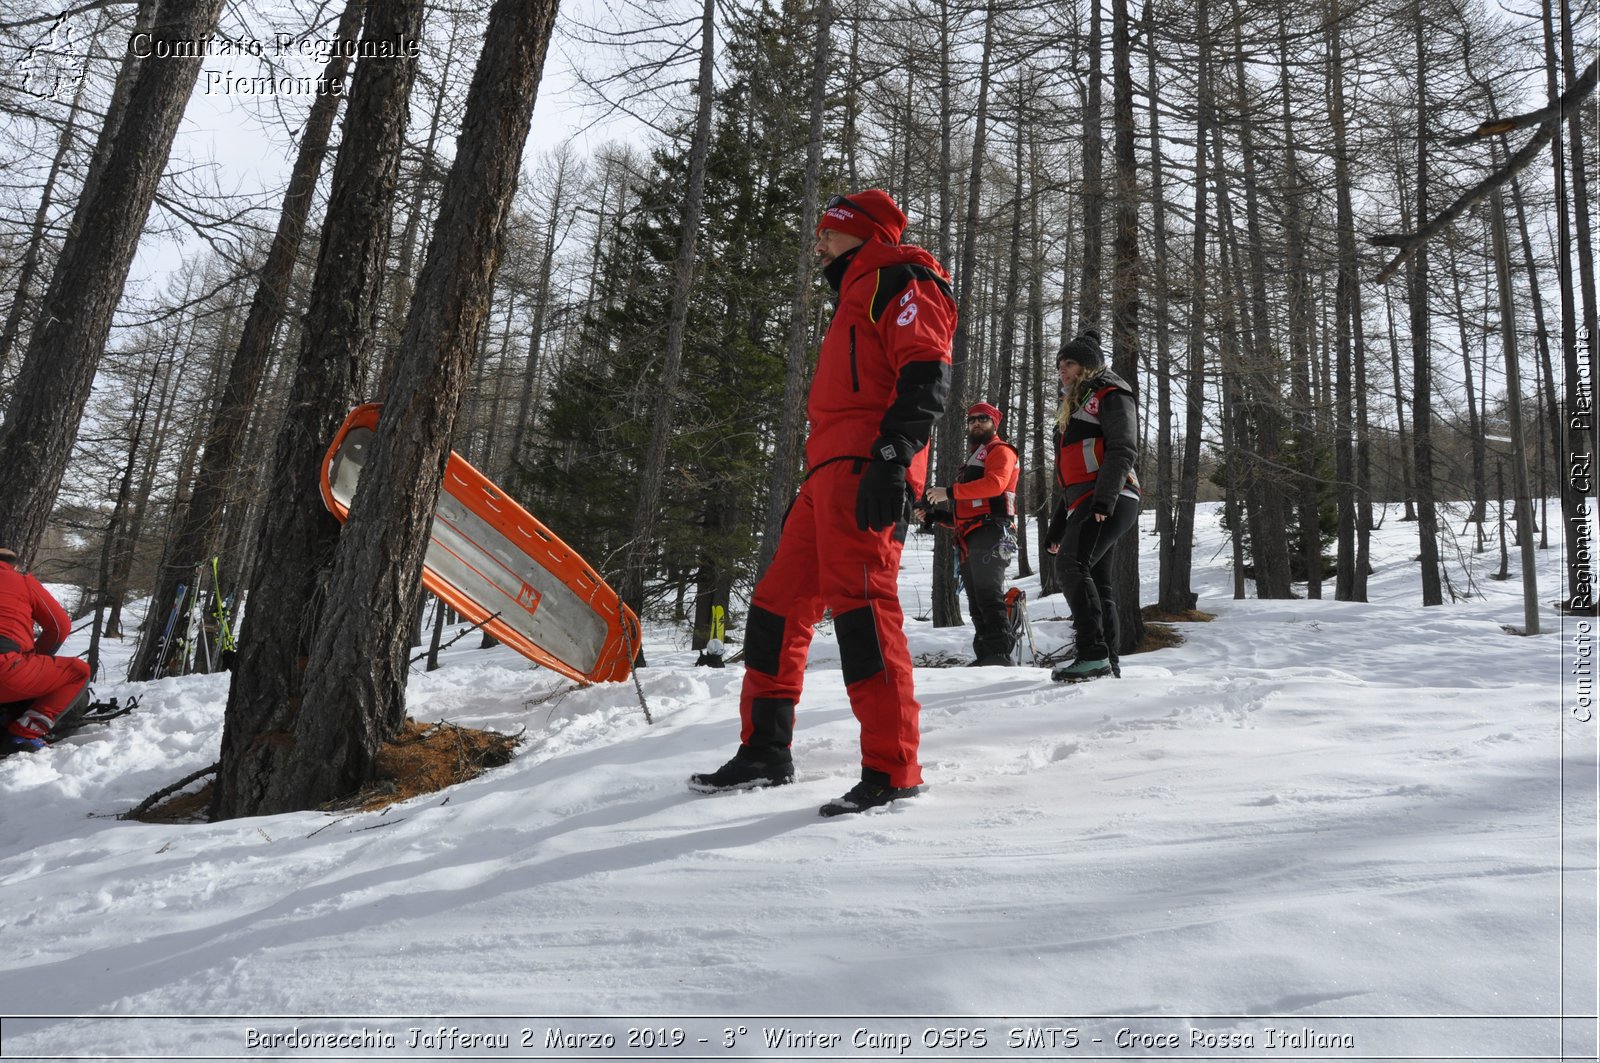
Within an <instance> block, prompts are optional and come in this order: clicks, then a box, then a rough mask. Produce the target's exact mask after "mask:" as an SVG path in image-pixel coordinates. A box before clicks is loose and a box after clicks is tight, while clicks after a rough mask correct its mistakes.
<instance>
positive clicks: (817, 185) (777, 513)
mask: <svg viewBox="0 0 1600 1063" xmlns="http://www.w3.org/2000/svg"><path fill="white" fill-rule="evenodd" d="M816 19H817V30H816V33H817V37H816V46H815V48H814V49H813V50H812V53H811V125H810V129H809V131H808V134H807V137H806V174H805V184H804V188H805V191H804V192H803V193H802V194H801V203H800V246H799V247H798V248H796V253H795V264H794V287H793V289H792V290H791V292H790V296H789V341H788V346H787V347H786V349H785V353H784V369H783V412H782V414H781V415H780V416H779V420H778V429H777V439H776V441H775V442H774V444H773V452H772V490H771V493H770V494H768V495H767V512H766V517H765V519H764V520H763V522H762V527H761V548H760V551H759V552H758V553H757V555H756V578H757V579H759V578H760V577H761V574H762V573H764V572H766V570H767V566H768V565H770V564H772V557H773V555H774V554H776V553H777V551H778V536H779V535H780V534H782V532H783V518H784V515H785V514H786V513H788V512H789V503H790V501H791V500H792V498H793V497H794V492H795V484H794V481H795V474H796V473H797V472H798V470H799V468H800V466H801V464H802V462H803V460H804V456H803V455H802V453H801V450H800V433H801V431H802V429H803V428H804V427H805V417H806V414H805V393H806V378H807V376H809V375H810V374H809V358H808V357H807V350H808V348H809V346H810V343H809V341H810V338H811V295H812V292H813V291H815V290H816V256H815V254H814V253H813V249H812V248H813V243H814V239H815V238H814V230H815V229H816V227H817V200H818V199H819V198H821V194H822V140H823V137H824V136H825V135H826V132H825V128H824V123H825V119H826V118H827V113H828V112H827V108H828V57H829V56H830V54H831V53H832V48H833V38H832V30H833V3H832V0H818V2H817V11H816ZM908 76H909V75H908ZM851 187H852V189H853V188H854V186H851Z"/></svg>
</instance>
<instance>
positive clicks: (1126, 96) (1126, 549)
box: [1111, 0, 1161, 653]
mask: <svg viewBox="0 0 1600 1063" xmlns="http://www.w3.org/2000/svg"><path fill="white" fill-rule="evenodd" d="M1128 3H1129V0H1112V3H1111V70H1112V92H1111V97H1112V103H1111V110H1112V118H1113V126H1114V128H1115V133H1114V135H1113V145H1112V154H1113V157H1114V158H1115V160H1116V233H1115V235H1114V237H1113V242H1112V253H1113V256H1114V257H1113V259H1112V263H1111V364H1112V367H1113V368H1114V369H1115V370H1116V371H1117V373H1118V374H1119V375H1120V376H1121V377H1122V379H1124V380H1126V381H1127V382H1128V383H1129V385H1131V386H1132V387H1133V389H1134V392H1135V393H1136V394H1137V392H1138V390H1139V166H1138V159H1137V158H1135V156H1134V135H1135V133H1136V132H1137V130H1136V129H1135V127H1134V121H1133V30H1132V27H1131V22H1132V19H1131V18H1130V17H1129V15H1128ZM1155 194H1156V195H1158V196H1159V195H1160V194H1161V190H1160V188H1159V187H1158V188H1157V189H1156V190H1155ZM1143 434H1144V433H1143V432H1142V431H1141V432H1140V437H1141V447H1140V449H1141V450H1142V449H1143V446H1142V437H1143ZM1140 534H1141V532H1140V530H1139V524H1138V523H1137V522H1136V523H1135V524H1134V526H1133V528H1132V529H1130V530H1129V532H1128V534H1126V535H1124V536H1123V537H1122V539H1121V540H1120V541H1118V543H1117V545H1116V546H1114V547H1113V548H1112V549H1113V550H1115V551H1116V559H1115V560H1114V561H1113V562H1112V584H1113V593H1114V594H1115V596H1116V599H1117V616H1118V618H1119V623H1118V625H1117V630H1118V639H1119V641H1120V643H1121V652H1122V653H1132V652H1133V651H1134V650H1135V649H1136V648H1137V647H1138V646H1139V644H1140V643H1141V642H1143V641H1144V613H1143V611H1142V610H1141V608H1140V604H1139V536H1140Z"/></svg>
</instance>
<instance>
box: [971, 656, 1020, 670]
mask: <svg viewBox="0 0 1600 1063" xmlns="http://www.w3.org/2000/svg"><path fill="white" fill-rule="evenodd" d="M1014 663H1015V662H1013V661H1012V660H1011V658H1010V656H1008V655H1007V654H1003V653H990V654H986V655H984V656H982V657H979V658H978V659H977V660H976V661H973V662H972V667H974V668H1010V667H1011V666H1012V664H1014Z"/></svg>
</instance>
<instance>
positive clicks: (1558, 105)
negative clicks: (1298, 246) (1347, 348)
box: [1367, 62, 1600, 284]
mask: <svg viewBox="0 0 1600 1063" xmlns="http://www.w3.org/2000/svg"><path fill="white" fill-rule="evenodd" d="M1597 80H1600V66H1597V65H1596V63H1593V62H1591V63H1590V64H1589V68H1588V69H1587V70H1585V71H1584V72H1583V76H1582V77H1580V78H1579V79H1578V80H1577V81H1576V82H1575V83H1574V84H1573V86H1572V87H1571V88H1570V89H1568V90H1567V91H1566V92H1565V93H1564V94H1563V95H1562V96H1561V98H1560V99H1559V100H1557V101H1556V102H1555V103H1553V104H1551V105H1550V106H1549V107H1546V108H1544V109H1543V110H1540V111H1535V112H1533V113H1532V114H1529V115H1522V116H1519V117H1517V118H1508V119H1504V120H1502V121H1497V122H1485V123H1484V124H1483V125H1481V126H1479V127H1478V128H1477V130H1476V131H1474V132H1473V133H1472V135H1471V136H1469V137H1465V138H1458V140H1456V141H1451V143H1464V142H1469V141H1472V140H1476V139H1478V138H1479V137H1481V136H1493V135H1495V134H1497V133H1504V132H1509V131H1510V130H1513V129H1520V128H1523V127H1524V126H1526V125H1529V124H1532V123H1533V122H1535V121H1538V122H1539V131H1538V132H1537V133H1535V134H1534V135H1533V139H1532V140H1530V141H1528V143H1527V144H1526V145H1524V146H1523V148H1522V150H1521V151H1519V152H1517V153H1516V154H1515V155H1513V156H1512V157H1511V158H1510V159H1508V160H1507V161H1506V164H1505V166H1503V167H1502V168H1501V169H1499V170H1497V171H1495V172H1494V173H1491V174H1490V175H1489V176H1487V177H1485V178H1484V179H1483V180H1481V181H1479V182H1478V183H1477V184H1475V185H1473V186H1472V187H1471V188H1469V189H1467V190H1466V191H1465V192H1463V193H1462V194H1461V195H1460V196H1459V197H1458V198H1457V199H1456V201H1455V202H1454V203H1452V204H1450V206H1448V207H1446V208H1445V209H1444V210H1443V211H1441V212H1439V213H1438V214H1436V215H1435V216H1434V217H1433V220H1431V221H1429V222H1428V224H1426V225H1424V226H1423V227H1422V228H1420V229H1418V230H1417V231H1416V232H1414V233H1395V234H1389V235H1383V236H1372V237H1368V238H1367V242H1368V243H1370V244H1373V245H1374V246H1377V247H1395V248H1399V249H1400V253H1399V254H1397V255H1395V257H1394V258H1392V259H1391V260H1390V261H1389V264H1388V265H1386V266H1384V267H1383V269H1381V270H1379V271H1378V276H1377V278H1376V279H1377V281H1378V283H1379V284H1382V283H1383V282H1384V281H1387V280H1388V279H1389V278H1390V277H1392V276H1394V273H1395V270H1397V269H1399V268H1400V267H1401V266H1402V265H1404V264H1405V263H1406V262H1407V261H1409V260H1410V258H1411V256H1412V255H1414V254H1416V253H1417V250H1418V249H1419V248H1420V247H1422V245H1423V244H1425V243H1427V242H1428V241H1429V240H1431V239H1433V238H1434V237H1435V236H1437V235H1439V233H1441V232H1442V231H1444V230H1445V229H1446V228H1448V227H1449V226H1450V225H1451V224H1453V223H1454V222H1455V220H1456V219H1457V218H1459V217H1461V215H1463V214H1465V213H1466V212H1467V211H1469V210H1471V209H1472V208H1473V207H1475V206H1477V204H1478V203H1479V202H1481V201H1482V200H1483V199H1484V197H1486V196H1487V195H1488V194H1489V193H1490V192H1493V191H1494V190H1495V189H1496V188H1499V187H1500V186H1501V185H1503V184H1505V183H1506V182H1507V181H1509V180H1511V179H1512V178H1513V177H1515V176H1516V175H1517V174H1519V173H1521V172H1522V171H1523V170H1524V169H1526V168H1527V167H1528V165H1529V164H1530V163H1532V162H1533V160H1534V159H1536V158H1538V157H1539V155H1540V153H1541V152H1543V151H1544V149H1545V148H1546V147H1547V146H1548V145H1549V143H1550V142H1551V141H1552V140H1554V139H1555V136H1556V132H1557V131H1558V130H1559V129H1560V128H1561V122H1562V119H1563V118H1564V116H1565V115H1566V112H1567V111H1568V110H1569V109H1570V108H1572V107H1576V106H1577V105H1578V104H1580V103H1582V102H1583V100H1584V99H1585V98H1587V97H1588V95H1589V94H1590V93H1591V92H1593V91H1594V87H1595V83H1596V81H1597ZM1541 116H1542V117H1541Z"/></svg>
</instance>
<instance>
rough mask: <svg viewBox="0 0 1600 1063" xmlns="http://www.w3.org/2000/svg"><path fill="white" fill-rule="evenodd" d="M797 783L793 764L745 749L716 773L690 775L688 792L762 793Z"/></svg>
mask: <svg viewBox="0 0 1600 1063" xmlns="http://www.w3.org/2000/svg"><path fill="white" fill-rule="evenodd" d="M791 782H794V761H792V760H789V759H787V758H785V759H782V760H764V759H762V758H760V757H758V756H756V755H754V754H752V753H748V752H746V751H745V750H744V749H743V748H741V749H740V750H739V752H737V753H735V754H734V755H733V759H732V760H730V761H728V763H726V764H724V765H723V766H722V767H720V768H718V769H717V770H716V771H713V772H708V773H706V774H704V775H691V776H689V789H691V790H693V791H694V792H695V793H698V794H717V793H722V792H723V791H725V790H759V789H761V788H762V787H766V786H782V785H783V784H784V783H791Z"/></svg>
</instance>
